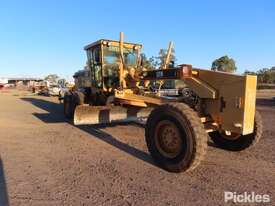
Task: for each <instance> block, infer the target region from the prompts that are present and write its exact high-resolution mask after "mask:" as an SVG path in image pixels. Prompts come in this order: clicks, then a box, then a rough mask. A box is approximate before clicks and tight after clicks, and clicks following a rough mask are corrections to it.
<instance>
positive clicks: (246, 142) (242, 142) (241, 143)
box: [209, 111, 263, 151]
mask: <svg viewBox="0 0 275 206" xmlns="http://www.w3.org/2000/svg"><path fill="white" fill-rule="evenodd" d="M254 122H255V123H254V132H253V133H251V134H248V135H239V137H238V138H234V139H229V138H228V137H226V136H225V134H223V133H220V132H218V131H215V132H212V133H209V136H210V137H211V139H212V141H213V142H214V143H215V144H216V145H217V146H219V147H220V148H222V149H225V150H230V151H241V150H244V149H246V148H248V147H251V146H253V145H255V144H256V143H258V142H259V140H260V138H261V137H262V133H263V123H262V117H261V115H260V113H259V112H258V111H256V113H255V120H254Z"/></svg>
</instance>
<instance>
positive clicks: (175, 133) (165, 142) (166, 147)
mask: <svg viewBox="0 0 275 206" xmlns="http://www.w3.org/2000/svg"><path fill="white" fill-rule="evenodd" d="M155 142H156V146H157V149H158V151H159V152H160V153H161V154H162V155H163V156H165V157H168V158H174V157H176V156H177V155H179V154H180V152H181V150H182V138H181V135H180V131H179V129H178V128H177V126H176V125H175V124H174V123H173V122H171V121H169V120H162V121H160V122H159V123H158V124H157V126H156V132H155Z"/></svg>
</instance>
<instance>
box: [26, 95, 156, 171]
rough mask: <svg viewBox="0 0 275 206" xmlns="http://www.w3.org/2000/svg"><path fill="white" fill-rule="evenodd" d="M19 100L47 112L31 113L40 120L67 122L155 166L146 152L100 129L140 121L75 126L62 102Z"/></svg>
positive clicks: (137, 124)
mask: <svg viewBox="0 0 275 206" xmlns="http://www.w3.org/2000/svg"><path fill="white" fill-rule="evenodd" d="M21 100H23V101H26V102H29V103H31V104H32V105H34V106H36V107H38V108H40V109H43V110H45V111H46V112H48V113H33V115H34V116H35V117H37V118H38V119H40V120H41V121H43V122H45V123H61V122H63V123H64V122H67V123H68V124H70V125H72V126H74V127H76V128H79V129H81V130H83V131H85V132H86V133H88V134H90V135H92V136H93V137H96V138H98V139H100V140H101V141H104V142H106V143H108V144H110V145H112V146H114V147H116V148H118V149H120V150H121V151H123V152H126V153H128V154H130V155H132V156H134V157H136V158H138V159H140V160H143V161H144V162H147V163H150V164H151V165H154V166H156V164H155V163H154V162H153V160H152V158H151V156H150V155H149V154H148V153H146V152H144V151H142V150H139V149H137V148H135V147H133V146H130V145H128V144H126V143H124V142H121V141H119V140H118V139H116V138H115V137H113V136H112V135H111V134H108V133H106V132H104V131H102V130H101V129H104V128H106V127H114V126H117V125H133V124H134V125H135V126H138V127H144V126H143V125H142V124H140V123H136V122H132V123H125V122H124V123H114V124H108V125H106V124H99V125H93V126H89V125H80V126H76V125H74V124H73V122H72V121H70V120H67V119H66V118H65V117H64V114H63V106H62V104H58V103H54V102H51V101H47V100H43V99H36V98H21Z"/></svg>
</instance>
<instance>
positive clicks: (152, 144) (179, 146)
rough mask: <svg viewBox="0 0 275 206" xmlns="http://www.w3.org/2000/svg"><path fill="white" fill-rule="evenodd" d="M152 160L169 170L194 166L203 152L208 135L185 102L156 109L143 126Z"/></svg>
mask: <svg viewBox="0 0 275 206" xmlns="http://www.w3.org/2000/svg"><path fill="white" fill-rule="evenodd" d="M145 138H146V143H147V147H148V150H149V152H150V153H151V155H152V157H153V159H154V160H155V161H156V162H157V163H158V164H159V165H160V166H161V167H163V168H164V169H166V170H168V171H170V172H183V171H190V170H193V169H194V168H196V167H197V166H198V165H199V163H200V162H201V160H202V159H203V158H204V156H205V154H206V148H207V134H206V132H205V130H204V127H203V125H202V123H201V120H200V118H199V117H198V114H197V113H196V112H195V111H193V110H192V109H191V108H190V107H189V106H187V105H186V104H184V103H173V104H164V105H161V106H159V107H157V108H155V109H154V110H153V111H152V112H151V114H150V116H149V118H148V120H147V124H146V127H145Z"/></svg>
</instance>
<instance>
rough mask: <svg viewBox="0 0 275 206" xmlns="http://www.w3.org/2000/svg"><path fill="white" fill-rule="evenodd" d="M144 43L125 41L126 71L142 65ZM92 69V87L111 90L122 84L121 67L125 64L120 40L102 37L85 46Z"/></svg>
mask: <svg viewBox="0 0 275 206" xmlns="http://www.w3.org/2000/svg"><path fill="white" fill-rule="evenodd" d="M141 48H142V45H140V44H133V43H123V59H124V71H126V72H127V71H128V72H129V71H131V70H132V71H133V70H136V69H137V68H138V67H139V65H140V50H141ZM84 49H85V50H86V52H87V58H88V61H87V65H88V68H89V69H90V71H91V83H92V87H94V88H98V89H103V90H104V91H111V90H113V89H115V88H118V87H119V86H120V82H119V68H120V66H121V65H123V62H122V60H121V59H122V58H121V53H120V42H119V41H113V40H106V39H101V40H99V41H96V42H94V43H92V44H89V45H87V46H86V47H85V48H84Z"/></svg>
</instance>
